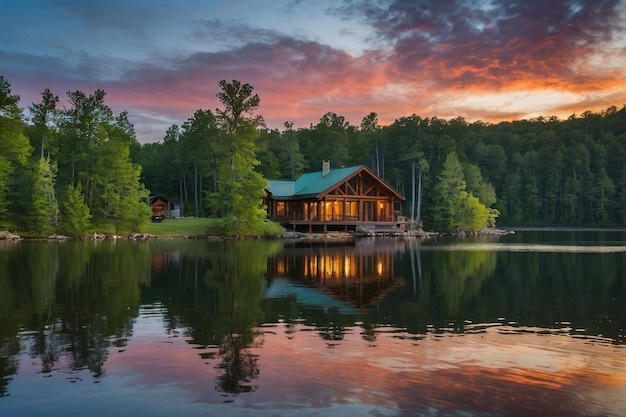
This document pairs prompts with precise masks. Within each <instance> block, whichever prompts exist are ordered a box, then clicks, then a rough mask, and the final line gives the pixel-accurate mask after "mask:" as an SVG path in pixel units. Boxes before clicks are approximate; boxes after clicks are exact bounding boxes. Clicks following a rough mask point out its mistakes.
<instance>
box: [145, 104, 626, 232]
mask: <svg viewBox="0 0 626 417" xmlns="http://www.w3.org/2000/svg"><path fill="white" fill-rule="evenodd" d="M206 112H207V111H201V110H199V111H198V112H196V113H195V114H194V115H193V116H192V117H191V118H190V119H189V120H187V121H186V122H185V123H183V124H182V127H179V126H176V125H174V126H172V127H171V128H170V129H169V130H168V133H167V134H166V136H165V138H164V140H163V141H162V142H158V143H150V144H146V145H143V146H142V147H141V149H140V150H139V151H138V153H137V160H138V161H139V162H140V163H141V165H142V166H143V168H144V170H143V180H144V181H145V182H146V184H148V186H149V187H150V188H151V189H152V190H159V192H162V193H164V194H166V195H168V196H171V197H172V198H173V199H175V200H177V201H179V202H181V203H183V205H184V207H185V213H187V214H188V215H211V214H212V213H213V211H212V209H211V208H210V207H209V205H208V202H207V201H206V198H205V196H206V195H209V194H211V193H212V192H214V190H215V186H216V183H217V178H218V177H217V172H216V170H215V169H216V168H215V161H216V159H215V158H216V154H215V153H211V152H209V151H208V150H209V149H212V148H211V146H209V145H208V144H209V143H212V142H214V141H216V140H217V137H218V134H217V131H216V130H215V131H211V129H210V123H207V124H205V133H204V134H203V135H197V132H198V130H197V129H194V128H193V127H194V126H196V125H197V124H199V123H200V124H201V123H204V122H202V120H203V117H205V116H206ZM257 130H258V131H257V134H256V135H255V136H254V144H255V146H256V155H257V158H258V160H259V161H260V164H259V165H258V166H257V167H256V170H257V172H259V173H261V174H262V175H263V177H265V178H268V179H295V178H297V177H298V176H299V175H301V174H302V173H304V172H309V171H317V170H320V169H321V166H322V161H323V160H330V161H331V165H332V166H335V167H338V166H350V165H367V166H369V167H370V168H372V169H373V170H374V171H375V172H376V173H377V174H379V175H380V176H381V177H382V178H384V179H385V180H386V181H387V182H388V183H390V184H391V185H393V186H395V187H396V188H397V189H398V190H399V191H400V192H402V193H403V194H404V195H405V196H406V197H407V201H405V202H404V203H403V205H402V207H401V208H400V209H401V211H402V213H403V214H404V215H407V216H409V217H411V218H414V219H416V220H417V221H421V222H423V225H424V227H426V228H427V229H430V230H441V231H443V230H450V231H453V230H474V229H476V228H478V227H479V225H490V224H494V222H495V220H496V218H497V221H498V224H499V225H501V226H626V188H625V187H626V170H625V169H624V166H625V164H624V160H625V158H626V108H621V109H618V108H616V107H611V108H608V109H607V110H605V111H602V112H600V113H592V112H585V113H583V114H581V115H578V116H577V115H572V116H571V117H569V118H568V119H567V120H559V119H557V118H556V117H549V118H545V117H539V118H536V119H532V120H521V121H513V122H501V123H498V124H488V123H484V122H480V121H478V122H474V123H469V122H467V121H465V120H464V119H463V118H461V117H459V118H456V119H451V120H444V119H438V118H435V117H433V118H422V117H420V116H417V115H412V116H408V117H401V118H399V119H397V120H396V121H395V122H394V123H392V124H391V125H389V126H379V125H378V122H377V115H376V114H375V113H370V114H369V115H367V116H366V117H364V118H363V121H362V123H361V125H360V126H354V125H351V124H349V123H348V122H346V120H345V119H344V118H343V117H342V116H340V115H337V114H335V113H327V114H325V115H323V116H322V117H321V118H320V120H319V122H318V123H317V124H316V125H311V126H310V127H308V128H301V129H297V130H295V129H293V124H292V123H290V122H286V123H285V128H284V130H282V131H280V130H277V129H267V128H264V127H263V125H262V124H259V125H258V126H257ZM202 141H205V142H204V143H205V144H203V145H200V144H199V143H202ZM206 152H208V153H206ZM173 155H176V158H175V160H176V164H177V165H176V167H177V169H176V170H174V169H170V168H168V169H164V167H168V166H170V167H171V164H169V165H168V161H172V156H173ZM422 207H423V208H422Z"/></svg>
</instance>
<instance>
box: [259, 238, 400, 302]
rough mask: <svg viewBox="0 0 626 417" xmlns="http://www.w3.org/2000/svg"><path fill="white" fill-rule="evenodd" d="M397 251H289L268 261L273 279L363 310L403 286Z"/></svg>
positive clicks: (328, 248) (347, 248) (324, 248)
mask: <svg viewBox="0 0 626 417" xmlns="http://www.w3.org/2000/svg"><path fill="white" fill-rule="evenodd" d="M393 260H394V252H393V251H386V250H381V251H379V250H377V249H376V248H374V247H371V248H366V249H365V250H360V248H358V247H354V246H344V247H339V246H318V247H309V248H302V249H300V248H292V249H286V250H285V251H283V252H282V253H281V254H280V255H278V256H276V257H273V258H271V259H270V261H269V265H268V272H269V274H270V276H272V277H274V279H276V278H278V279H283V278H288V279H290V280H293V281H300V282H304V283H307V284H310V285H313V286H315V287H317V288H319V289H320V290H321V291H323V292H324V293H326V294H328V295H330V296H331V297H332V298H333V299H335V300H337V301H341V302H343V303H345V304H346V305H348V306H352V307H356V308H358V309H360V310H364V309H367V308H369V307H371V306H373V305H375V304H376V303H378V302H379V301H381V300H382V299H383V298H384V297H385V296H386V295H387V294H388V293H389V292H391V291H393V290H394V289H396V288H397V287H398V286H403V285H404V280H403V279H401V278H395V277H394V267H393Z"/></svg>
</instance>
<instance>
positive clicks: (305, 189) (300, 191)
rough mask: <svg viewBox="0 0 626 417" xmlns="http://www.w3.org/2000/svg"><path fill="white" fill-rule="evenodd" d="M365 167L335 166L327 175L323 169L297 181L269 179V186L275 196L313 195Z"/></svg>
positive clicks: (303, 176) (304, 175) (305, 175)
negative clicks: (323, 173)
mask: <svg viewBox="0 0 626 417" xmlns="http://www.w3.org/2000/svg"><path fill="white" fill-rule="evenodd" d="M362 167H363V165H358V166H354V167H348V168H333V169H331V170H330V172H329V173H328V174H326V175H322V171H318V172H311V173H309V174H302V175H301V176H300V178H298V179H297V180H295V181H275V180H271V181H268V188H269V190H270V192H271V193H272V195H273V196H274V197H294V196H309V195H310V196H313V195H317V194H320V193H323V192H324V191H326V190H328V189H329V188H331V187H332V186H334V185H336V184H338V183H340V182H342V181H344V180H345V179H346V178H348V177H350V176H351V175H352V174H354V173H355V172H357V171H358V170H360V169H361V168H362Z"/></svg>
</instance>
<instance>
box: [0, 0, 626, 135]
mask: <svg viewBox="0 0 626 417" xmlns="http://www.w3.org/2000/svg"><path fill="white" fill-rule="evenodd" d="M0 75H2V76H4V77H5V78H6V79H7V81H8V82H9V83H10V84H11V89H12V92H13V93H14V94H18V95H20V98H21V101H20V107H22V108H24V109H25V115H26V116H28V106H30V105H32V104H33V103H39V102H40V101H41V92H42V91H43V90H44V89H50V90H51V91H52V92H53V93H54V94H56V95H58V96H59V98H60V99H61V106H62V107H63V106H68V101H67V92H68V91H76V90H81V91H83V92H85V93H88V94H89V93H93V91H95V90H96V89H99V88H100V89H104V90H105V91H106V93H107V95H106V99H105V102H106V104H108V105H109V106H110V107H111V108H112V109H113V111H114V112H115V113H120V112H122V111H127V112H128V117H129V120H130V121H131V122H132V123H133V124H134V125H135V130H136V132H137V139H138V140H139V141H140V142H142V143H145V142H156V141H162V139H163V137H164V135H165V131H166V130H167V128H168V127H169V126H171V125H172V124H179V125H180V124H181V123H183V122H184V121H185V120H187V119H188V118H189V117H191V116H192V115H193V113H194V112H195V111H196V110H198V109H203V110H206V109H210V110H215V109H216V108H220V107H221V105H220V103H219V101H218V100H217V98H216V94H217V93H218V92H219V87H218V83H219V81H220V80H227V81H231V80H239V81H241V82H243V83H249V84H251V85H252V86H253V87H254V91H255V92H256V93H257V94H258V95H259V97H260V99H261V102H260V106H259V108H258V110H257V112H256V114H257V115H262V116H263V118H264V119H265V121H266V124H267V126H268V127H269V128H272V129H279V130H284V123H285V122H287V121H289V122H293V124H294V128H296V129H297V128H307V127H309V126H310V125H311V124H313V125H315V124H317V123H318V121H319V120H320V118H321V117H322V116H323V115H324V114H326V113H328V112H333V113H336V114H338V115H341V116H343V117H345V119H346V120H347V121H348V122H350V123H351V124H352V125H355V126H359V125H360V123H361V121H362V119H363V117H365V116H366V115H368V114H369V113H371V112H375V113H377V115H378V122H379V124H380V125H382V126H384V125H388V124H390V123H393V121H394V120H396V119H398V118H400V117H404V116H411V115H412V114H416V115H418V116H421V117H424V118H425V117H437V118H441V119H451V118H456V117H463V118H464V119H465V120H467V121H468V122H473V121H477V120H482V121H484V122H489V123H497V122H499V121H503V120H519V119H530V118H535V117H539V116H546V117H548V116H557V117H558V118H560V119H566V118H567V117H569V116H571V115H573V114H576V115H579V114H580V113H582V112H584V111H593V112H599V111H602V110H604V109H606V108H608V107H610V106H617V107H618V108H621V107H622V106H624V105H625V104H626V0H544V1H539V0H467V1H463V0H445V1H444V0H378V1H367V0H365V1H363V0H316V1H305V0H285V1H281V0H256V1H254V0H247V1H246V0H228V1H222V0H125V1H121V0H89V1H85V0H2V1H1V2H0Z"/></svg>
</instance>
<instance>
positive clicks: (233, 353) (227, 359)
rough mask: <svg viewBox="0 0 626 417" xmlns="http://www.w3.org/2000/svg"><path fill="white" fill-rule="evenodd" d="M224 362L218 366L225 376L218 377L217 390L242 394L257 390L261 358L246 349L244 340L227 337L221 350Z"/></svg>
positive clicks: (232, 336)
mask: <svg viewBox="0 0 626 417" xmlns="http://www.w3.org/2000/svg"><path fill="white" fill-rule="evenodd" d="M219 356H220V357H221V358H222V362H221V363H220V364H219V365H218V366H217V368H218V369H222V370H223V374H222V375H219V376H218V377H217V383H216V385H215V389H216V390H217V391H220V392H228V393H231V394H240V393H244V392H251V391H255V390H256V388H257V387H256V384H254V380H255V379H256V378H257V377H258V376H259V372H260V370H259V366H258V363H257V362H258V360H259V356H258V355H255V354H252V353H251V352H250V351H248V350H246V349H244V345H243V343H242V339H241V338H240V337H238V336H236V335H226V336H225V337H224V340H223V341H222V343H221V345H220V349H219Z"/></svg>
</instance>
